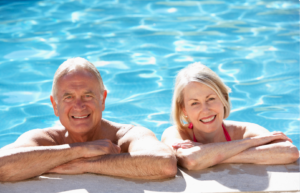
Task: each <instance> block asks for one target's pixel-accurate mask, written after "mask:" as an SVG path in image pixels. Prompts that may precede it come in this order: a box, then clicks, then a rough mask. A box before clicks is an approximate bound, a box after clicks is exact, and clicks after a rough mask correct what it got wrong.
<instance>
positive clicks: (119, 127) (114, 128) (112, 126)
mask: <svg viewBox="0 0 300 193" xmlns="http://www.w3.org/2000/svg"><path fill="white" fill-rule="evenodd" d="M101 127H103V128H104V129H105V131H111V133H113V134H115V137H116V141H119V140H120V139H121V138H122V137H124V135H125V134H126V133H127V132H128V131H129V130H130V129H132V128H133V127H134V125H131V124H122V123H116V122H112V121H109V120H106V119H102V121H101Z"/></svg>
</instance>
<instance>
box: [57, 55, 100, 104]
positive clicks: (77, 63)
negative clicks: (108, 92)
mask: <svg viewBox="0 0 300 193" xmlns="http://www.w3.org/2000/svg"><path fill="white" fill-rule="evenodd" d="M79 68H81V69H85V70H87V71H89V72H91V73H92V74H93V75H95V76H96V78H97V80H98V82H99V86H100V94H101V98H102V96H103V92H104V90H105V87H104V84H103V81H102V78H101V75H100V72H99V71H98V70H97V68H96V67H95V66H94V64H92V63H91V62H89V61H87V60H86V59H84V58H80V57H77V58H71V59H68V60H67V61H65V62H63V63H62V64H61V65H60V66H59V67H58V69H57V70H56V72H55V74H54V78H53V84H52V93H51V95H52V96H53V98H54V100H56V98H57V96H56V94H57V93H56V92H57V82H58V80H59V79H60V78H61V77H63V76H64V75H66V74H67V73H69V72H70V71H72V70H77V69H79Z"/></svg>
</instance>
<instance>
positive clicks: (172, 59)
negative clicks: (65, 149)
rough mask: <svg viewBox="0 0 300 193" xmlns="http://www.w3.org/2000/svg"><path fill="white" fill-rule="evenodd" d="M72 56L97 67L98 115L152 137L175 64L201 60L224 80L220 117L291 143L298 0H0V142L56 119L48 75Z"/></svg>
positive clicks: (160, 124)
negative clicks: (103, 93)
mask: <svg viewBox="0 0 300 193" xmlns="http://www.w3.org/2000/svg"><path fill="white" fill-rule="evenodd" d="M77 56H79V57H84V58H86V59H88V60H90V61H91V62H93V63H94V64H95V65H96V66H97V68H98V69H99V71H100V72H101V74H102V77H103V79H104V83H105V86H106V88H107V89H108V91H109V93H108V98H107V103H106V110H105V112H104V117H105V118H106V119H109V120H112V121H116V122H121V123H132V124H136V125H143V126H145V127H147V128H149V129H151V130H152V131H153V132H154V133H155V134H156V136H157V137H158V138H159V139H160V138H161V134H162V133H163V131H164V129H166V128H167V127H169V126H170V125H171V123H170V106H171V98H172V89H173V83H174V78H175V76H176V74H177V72H178V71H179V70H180V69H182V68H183V67H185V66H186V65H188V64H190V63H192V62H196V61H201V62H202V63H203V64H205V65H207V66H209V67H210V68H212V69H213V70H214V71H215V72H217V74H219V75H220V77H221V78H222V79H223V80H224V81H225V83H226V84H227V85H228V86H229V87H230V88H231V89H232V93H231V94H230V96H231V103H232V112H231V115H230V117H229V118H228V119H229V120H237V121H247V122H253V123H257V124H260V125H262V126H264V127H266V128H268V129H269V130H270V131H277V130H280V131H283V132H284V133H285V134H286V135H288V136H289V137H290V138H292V139H293V141H294V144H295V145H296V146H297V147H298V149H299V135H300V124H299V121H300V119H299V1H298V0H279V1H278V0H277V1H272V0H230V1H228V0H210V1H184V0H182V1H166V0H122V1H118V0H115V1H110V0H51V1H50V0H49V1H47V0H45V1H35V0H30V1H0V120H1V123H0V126H1V127H0V147H3V146H4V145H6V144H8V143H11V142H13V141H15V140H16V139H17V137H18V136H20V135H21V134H22V133H24V132H26V131H28V130H31V129H35V128H45V127H51V126H53V125H57V124H59V121H58V118H57V117H55V116H54V114H53V110H52V106H51V104H50V100H49V95H50V91H51V86H52V78H53V75H54V72H55V71H56V69H57V67H58V66H59V65H60V64H61V63H62V62H63V61H64V60H66V59H68V58H71V57H77Z"/></svg>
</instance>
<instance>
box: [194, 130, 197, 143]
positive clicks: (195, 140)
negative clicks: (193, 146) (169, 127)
mask: <svg viewBox="0 0 300 193" xmlns="http://www.w3.org/2000/svg"><path fill="white" fill-rule="evenodd" d="M193 139H194V142H198V141H197V139H196V137H195V133H194V130H193Z"/></svg>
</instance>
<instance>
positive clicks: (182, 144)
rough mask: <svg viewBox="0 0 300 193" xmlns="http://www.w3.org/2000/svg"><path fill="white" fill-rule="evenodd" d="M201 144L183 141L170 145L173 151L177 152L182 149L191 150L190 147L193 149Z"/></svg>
mask: <svg viewBox="0 0 300 193" xmlns="http://www.w3.org/2000/svg"><path fill="white" fill-rule="evenodd" d="M201 144H202V143H197V142H193V141H191V140H188V139H187V140H184V141H181V142H176V143H174V144H173V145H172V147H173V149H175V150H177V149H179V148H182V149H188V148H191V147H194V146H197V145H201Z"/></svg>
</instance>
